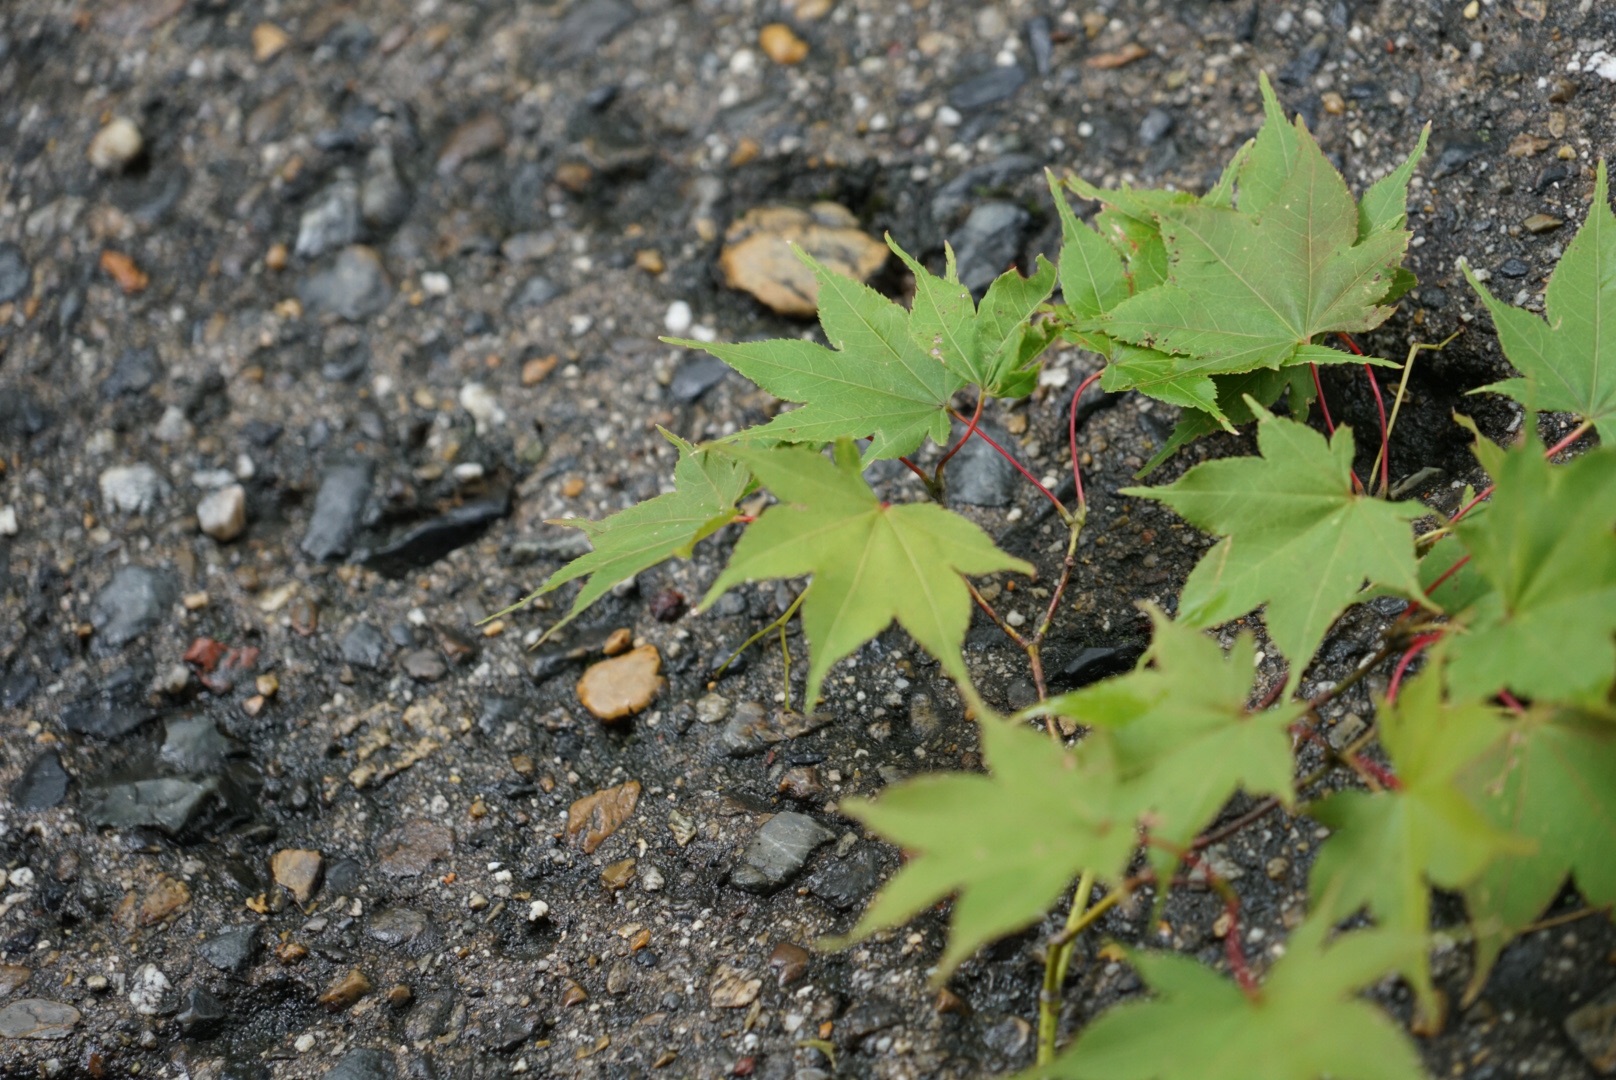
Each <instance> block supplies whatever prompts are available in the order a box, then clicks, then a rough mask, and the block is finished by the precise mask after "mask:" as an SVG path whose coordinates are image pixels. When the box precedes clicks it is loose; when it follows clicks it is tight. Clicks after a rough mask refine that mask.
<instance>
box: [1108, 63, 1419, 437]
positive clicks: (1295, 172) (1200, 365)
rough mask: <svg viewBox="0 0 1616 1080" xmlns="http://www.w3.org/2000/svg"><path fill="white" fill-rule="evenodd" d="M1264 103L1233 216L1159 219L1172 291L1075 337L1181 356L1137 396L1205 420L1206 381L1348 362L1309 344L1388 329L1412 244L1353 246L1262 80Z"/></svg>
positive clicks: (1217, 211)
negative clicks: (1156, 393)
mask: <svg viewBox="0 0 1616 1080" xmlns="http://www.w3.org/2000/svg"><path fill="white" fill-rule="evenodd" d="M1263 95H1264V100H1265V103H1266V105H1267V110H1268V117H1267V121H1266V122H1265V124H1264V126H1263V130H1262V131H1261V132H1260V133H1259V134H1258V138H1257V140H1256V142H1255V144H1254V146H1253V148H1252V150H1251V152H1250V154H1249V155H1248V156H1247V158H1246V160H1245V163H1244V166H1243V167H1242V168H1241V170H1240V173H1239V181H1238V184H1237V187H1238V190H1239V198H1238V203H1239V208H1238V209H1233V208H1228V207H1223V206H1218V205H1210V204H1207V203H1204V202H1198V203H1193V204H1185V205H1174V206H1171V207H1169V208H1167V209H1165V210H1162V211H1160V212H1159V213H1158V221H1159V225H1160V229H1161V235H1162V239H1163V242H1164V243H1165V246H1166V249H1167V251H1168V253H1169V256H1170V268H1169V276H1168V281H1167V282H1166V283H1165V284H1162V285H1160V286H1159V287H1156V288H1152V289H1148V290H1142V291H1139V292H1138V293H1137V294H1136V295H1135V296H1134V297H1133V298H1131V299H1129V300H1127V301H1124V302H1123V303H1121V304H1119V305H1117V306H1116V307H1115V308H1113V309H1112V310H1111V311H1110V312H1109V313H1107V314H1105V315H1103V316H1101V317H1099V318H1097V319H1094V320H1092V321H1091V322H1090V323H1088V324H1084V325H1081V326H1080V327H1079V329H1093V330H1097V331H1099V332H1102V333H1105V334H1107V335H1109V336H1111V337H1114V338H1117V339H1119V340H1121V341H1124V342H1128V343H1130V344H1133V345H1137V346H1141V347H1145V348H1150V349H1154V350H1156V351H1158V352H1162V353H1170V354H1176V355H1180V356H1181V357H1182V359H1181V360H1180V362H1179V363H1178V364H1177V365H1176V366H1173V367H1171V368H1170V369H1168V370H1158V369H1159V368H1161V367H1163V365H1157V369H1152V370H1150V371H1149V372H1147V373H1146V378H1145V379H1144V380H1143V381H1141V382H1140V383H1139V388H1140V389H1142V390H1144V391H1145V392H1146V393H1152V392H1153V390H1152V388H1153V387H1155V386H1157V385H1161V384H1166V385H1168V386H1170V387H1171V389H1172V390H1173V392H1174V393H1175V394H1177V395H1178V396H1180V397H1190V398H1193V399H1195V400H1194V401H1193V404H1194V405H1195V406H1196V407H1198V408H1202V409H1205V410H1206V411H1213V410H1215V408H1216V394H1215V390H1214V389H1213V387H1212V386H1211V383H1210V379H1209V376H1211V375H1214V374H1220V373H1231V372H1239V371H1249V370H1252V369H1254V368H1278V367H1280V366H1282V365H1285V364H1298V363H1323V362H1341V361H1345V360H1351V359H1354V358H1352V357H1350V356H1347V355H1346V354H1343V353H1340V352H1338V351H1336V350H1333V349H1326V348H1323V347H1320V346H1317V345H1314V344H1313V342H1314V339H1315V338H1318V337H1319V336H1320V335H1323V334H1328V333H1332V332H1338V331H1339V332H1354V331H1365V330H1370V329H1373V328H1374V327H1376V326H1379V325H1380V324H1381V323H1382V322H1383V321H1385V319H1386V317H1387V316H1388V315H1389V314H1390V313H1391V309H1390V308H1389V307H1386V306H1384V304H1383V301H1384V299H1385V297H1386V295H1387V293H1388V292H1389V291H1390V290H1391V288H1392V286H1393V284H1394V281H1393V275H1394V271H1395V270H1396V268H1397V267H1398V266H1399V265H1400V264H1401V262H1402V257H1403V252H1404V250H1405V249H1406V247H1407V244H1408V233H1407V231H1406V230H1404V229H1401V228H1391V227H1377V228H1373V229H1371V230H1370V231H1369V233H1368V234H1367V235H1365V236H1362V237H1360V235H1359V208H1358V206H1357V204H1356V203H1355V202H1354V201H1353V198H1352V195H1351V193H1350V192H1349V191H1348V190H1347V186H1346V183H1345V181H1343V180H1342V179H1341V176H1340V175H1339V174H1338V173H1337V172H1336V171H1335V169H1334V168H1333V167H1332V166H1331V165H1330V163H1329V162H1328V161H1327V160H1326V159H1325V157H1324V154H1323V152H1322V151H1320V150H1319V147H1318V144H1317V143H1316V142H1315V141H1314V140H1313V137H1312V135H1311V134H1310V133H1309V132H1308V131H1307V129H1306V128H1305V127H1304V126H1302V125H1301V123H1300V121H1298V122H1297V124H1296V125H1295V126H1294V127H1292V126H1291V125H1288V124H1286V123H1285V122H1284V116H1283V113H1282V112H1281V111H1280V110H1279V105H1278V101H1277V99H1275V98H1274V95H1273V90H1272V88H1271V87H1270V86H1269V85H1268V82H1267V80H1266V79H1264V80H1263ZM1380 202H1381V200H1380V198H1379V197H1378V196H1377V200H1376V205H1377V207H1378V205H1379V203H1380ZM1374 213H1376V214H1377V215H1379V214H1382V213H1383V211H1381V210H1379V209H1376V210H1375V211H1374ZM1196 386H1198V387H1199V390H1198V391H1197V390H1195V389H1193V388H1194V387H1196Z"/></svg>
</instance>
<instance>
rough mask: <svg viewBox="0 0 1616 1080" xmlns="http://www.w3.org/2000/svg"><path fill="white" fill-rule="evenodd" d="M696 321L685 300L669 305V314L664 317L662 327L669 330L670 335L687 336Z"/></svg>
mask: <svg viewBox="0 0 1616 1080" xmlns="http://www.w3.org/2000/svg"><path fill="white" fill-rule="evenodd" d="M695 321H696V319H695V315H694V314H693V313H692V312H691V310H690V305H689V304H687V303H685V302H684V301H683V300H675V301H674V302H673V303H671V304H669V305H668V313H667V314H666V315H664V316H663V317H662V325H663V326H665V327H667V328H668V333H670V334H686V333H689V332H690V326H691V324H692V323H694V322H695Z"/></svg>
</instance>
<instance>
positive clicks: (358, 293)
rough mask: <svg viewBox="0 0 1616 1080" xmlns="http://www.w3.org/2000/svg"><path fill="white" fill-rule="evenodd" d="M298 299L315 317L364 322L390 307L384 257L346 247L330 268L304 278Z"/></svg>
mask: <svg viewBox="0 0 1616 1080" xmlns="http://www.w3.org/2000/svg"><path fill="white" fill-rule="evenodd" d="M297 296H298V299H299V300H301V301H303V306H304V307H305V308H307V309H308V310H309V312H310V313H312V314H315V315H335V316H337V317H338V318H342V319H347V320H348V321H349V322H361V321H363V320H365V319H368V318H370V317H371V316H372V315H375V314H378V313H379V312H381V311H382V310H383V309H384V308H386V307H387V304H388V302H389V301H390V300H392V298H393V283H392V282H391V281H389V280H388V279H387V271H386V270H385V269H383V268H382V260H381V256H379V255H377V254H376V253H375V252H374V251H372V250H371V249H370V248H368V247H365V246H363V245H361V244H355V245H354V246H352V247H346V248H343V249H342V252H341V253H340V254H339V255H338V256H337V257H336V259H335V260H334V261H333V262H332V263H331V265H330V266H328V267H326V268H325V269H324V270H321V271H318V272H316V273H314V274H311V275H309V276H308V277H307V278H305V279H304V280H303V283H302V284H301V285H299V286H298V289H297Z"/></svg>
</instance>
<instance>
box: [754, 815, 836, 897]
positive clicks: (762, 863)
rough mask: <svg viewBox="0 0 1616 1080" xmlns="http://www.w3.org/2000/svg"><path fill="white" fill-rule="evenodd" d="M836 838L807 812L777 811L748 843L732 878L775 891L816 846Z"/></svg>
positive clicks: (793, 874) (759, 890)
mask: <svg viewBox="0 0 1616 1080" xmlns="http://www.w3.org/2000/svg"><path fill="white" fill-rule="evenodd" d="M835 838H836V834H835V833H833V832H831V831H830V830H829V829H827V828H825V827H824V826H823V825H821V824H819V822H817V821H815V820H814V819H813V818H811V817H809V816H808V815H807V814H798V813H794V812H791V811H787V812H786V813H783V814H776V815H774V816H773V817H772V818H770V819H769V820H768V821H767V822H765V823H764V825H763V828H761V829H759V830H758V831H757V835H756V836H754V837H752V842H751V843H750V844H747V845H746V852H745V854H743V855H742V856H741V864H740V865H739V866H737V867H736V868H735V870H734V872H733V873H731V874H730V880H731V881H732V882H734V883H735V884H736V885H738V886H740V887H741V888H743V889H745V890H747V891H748V892H756V893H771V892H774V891H775V890H776V889H779V888H780V887H781V886H783V885H785V884H786V882H788V881H790V880H791V879H792V878H793V877H795V876H796V875H797V872H798V871H800V870H801V869H802V868H803V864H805V863H806V862H807V861H808V856H810V855H812V854H813V853H814V849H815V848H817V847H819V846H820V845H821V844H825V843H829V842H830V841H831V840H834V839H835Z"/></svg>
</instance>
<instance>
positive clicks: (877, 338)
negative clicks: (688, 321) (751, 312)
mask: <svg viewBox="0 0 1616 1080" xmlns="http://www.w3.org/2000/svg"><path fill="white" fill-rule="evenodd" d="M797 254H798V256H799V257H800V258H801V259H802V261H803V262H804V263H806V264H807V265H808V266H809V267H810V268H812V270H813V272H814V276H815V277H817V278H818V279H819V322H820V325H821V326H823V327H824V330H825V338H826V340H828V341H829V342H830V343H831V346H832V347H831V348H829V349H827V348H824V347H823V346H820V345H815V344H814V343H813V342H809V341H796V340H789V339H782V340H775V341H751V342H744V343H740V344H722V343H708V342H700V341H685V340H681V339H677V338H665V339H663V340H665V341H667V342H668V343H669V344H671V345H682V346H684V347H686V348H690V349H701V350H702V351H704V352H708V353H711V354H712V355H713V356H716V357H718V359H720V360H722V361H724V363H726V364H728V365H729V366H730V367H732V368H734V369H735V370H736V371H739V372H740V373H741V374H742V375H744V376H746V377H747V378H748V379H751V380H752V381H753V382H754V383H756V384H757V385H759V386H761V387H762V388H763V389H765V390H767V391H768V392H769V393H771V394H773V395H774V396H775V397H777V398H783V399H785V400H786V401H796V402H802V403H804V404H803V407H802V408H800V409H795V410H792V411H791V412H788V413H782V414H780V415H779V416H776V417H775V418H774V419H773V420H771V421H770V422H769V423H768V424H766V425H764V426H763V427H762V428H758V429H752V430H749V431H748V432H747V433H746V434H747V437H748V438H760V437H761V438H765V439H779V440H781V441H784V442H805V443H827V442H833V441H835V440H836V439H840V438H844V437H845V438H854V439H861V438H864V437H866V436H868V437H869V439H870V446H869V448H868V450H867V451H866V453H867V454H868V456H869V457H871V458H894V457H901V456H903V455H905V454H909V453H912V452H913V451H914V450H915V449H916V448H917V447H919V446H920V444H921V443H922V442H924V441H925V439H926V437H927V436H928V435H929V436H931V438H932V441H934V442H937V443H944V442H946V441H947V440H948V431H949V425H950V423H951V422H952V418H951V417H950V415H949V411H948V403H949V399H950V398H951V397H953V396H954V392H955V391H956V390H958V389H960V387H962V386H964V385H965V378H964V377H963V376H961V375H960V374H958V373H957V372H955V371H953V370H951V369H950V368H948V367H945V366H944V365H943V364H940V363H938V362H937V360H936V359H934V358H933V357H931V356H928V355H927V354H926V352H925V350H923V349H922V348H921V347H920V346H919V345H918V344H916V343H915V341H914V340H913V339H912V338H911V337H910V334H909V312H907V311H905V310H904V309H903V308H902V307H900V306H898V305H897V304H894V303H893V302H892V301H891V300H888V299H887V298H886V297H884V296H882V295H881V294H880V293H878V292H876V291H875V290H874V289H872V288H870V287H869V286H867V285H862V284H860V283H859V282H857V281H854V280H853V279H852V278H849V277H844V276H843V275H841V274H836V273H832V272H831V271H829V270H827V269H826V268H825V267H823V266H821V265H820V264H819V263H817V262H815V261H814V259H813V258H812V257H811V256H809V255H807V254H806V253H804V252H802V251H800V250H799V251H798V252H797Z"/></svg>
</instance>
